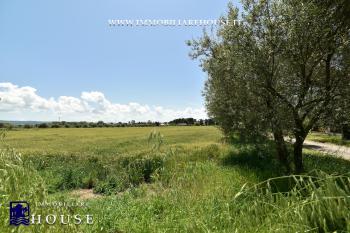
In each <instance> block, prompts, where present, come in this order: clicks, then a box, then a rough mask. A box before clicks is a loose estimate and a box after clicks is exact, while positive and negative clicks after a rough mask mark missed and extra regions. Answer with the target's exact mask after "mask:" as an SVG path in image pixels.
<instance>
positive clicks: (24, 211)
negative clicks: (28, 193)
mask: <svg viewBox="0 0 350 233" xmlns="http://www.w3.org/2000/svg"><path fill="white" fill-rule="evenodd" d="M29 215H30V209H29V203H28V202H26V201H11V202H10V225H14V226H19V225H21V224H22V225H25V226H28V225H29Z"/></svg>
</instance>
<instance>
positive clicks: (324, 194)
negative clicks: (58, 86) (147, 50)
mask: <svg viewBox="0 0 350 233" xmlns="http://www.w3.org/2000/svg"><path fill="white" fill-rule="evenodd" d="M89 130H91V131H89ZM160 130H161V134H160V133H159V132H152V133H151V134H150V129H149V128H148V129H147V128H142V129H141V128H125V129H124V128H118V129H57V130H54V129H43V130H23V131H11V132H9V133H8V135H7V138H6V139H5V141H4V142H3V143H2V150H1V156H0V159H1V161H0V162H1V163H0V171H1V176H0V184H1V185H0V195H1V196H2V203H3V204H4V203H8V202H9V201H11V200H22V199H23V200H28V201H29V202H31V203H32V202H35V201H40V200H41V201H42V200H61V201H62V200H64V201H67V200H72V199H74V198H77V197H73V196H72V195H71V190H74V189H79V188H92V189H94V192H95V193H99V194H102V195H103V196H102V197H100V198H94V199H89V200H87V203H88V207H87V208H82V209H79V208H78V209H64V210H62V211H63V212H74V213H81V214H93V215H94V217H95V222H94V224H93V225H81V226H74V225H73V226H72V225H69V226H63V227H62V226H61V227H60V226H59V225H58V224H57V225H53V226H50V227H48V226H47V225H42V226H40V227H39V226H30V227H29V229H31V230H32V232H44V231H47V232H64V231H66V232H305V231H308V232H333V231H338V232H348V231H350V199H349V196H350V180H349V177H350V174H349V173H348V171H349V168H350V162H349V161H346V160H342V159H339V158H334V157H330V156H324V155H320V154H318V153H316V152H312V151H305V153H304V156H305V168H306V170H307V172H306V173H305V174H303V175H298V176H285V174H284V172H283V170H281V168H280V166H279V164H278V162H277V161H276V160H275V159H274V156H273V154H274V149H273V148H274V147H273V146H272V145H270V144H264V145H260V146H254V145H252V144H250V143H242V142H240V141H237V140H234V141H232V142H231V143H226V144H223V143H221V136H220V133H219V131H218V130H217V129H216V128H214V127H164V128H160ZM79 135H80V136H79ZM31 140H33V142H34V143H30V141H31ZM55 140H56V143H55ZM8 146H9V147H13V146H17V147H18V151H14V150H12V149H9V148H8ZM96 148H98V149H96ZM128 148H130V150H129V151H128ZM19 152H21V153H22V154H23V155H22V156H20V155H19ZM320 170H322V171H320ZM32 211H34V212H36V213H41V214H45V213H48V212H50V210H41V209H40V210H38V209H35V207H34V209H33V210H32ZM54 211H57V209H56V210H54ZM51 212H52V211H51ZM7 218H8V209H7V208H6V206H2V207H1V209H0V219H1V221H2V223H1V224H0V232H9V231H10V230H16V229H19V232H27V228H25V227H20V228H9V227H8V222H7V221H8V219H7Z"/></svg>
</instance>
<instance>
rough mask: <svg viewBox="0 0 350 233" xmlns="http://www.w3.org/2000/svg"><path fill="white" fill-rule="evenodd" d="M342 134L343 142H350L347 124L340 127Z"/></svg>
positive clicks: (349, 131)
mask: <svg viewBox="0 0 350 233" xmlns="http://www.w3.org/2000/svg"><path fill="white" fill-rule="evenodd" d="M342 131H343V132H342V133H343V139H344V140H350V125H349V124H343V127H342Z"/></svg>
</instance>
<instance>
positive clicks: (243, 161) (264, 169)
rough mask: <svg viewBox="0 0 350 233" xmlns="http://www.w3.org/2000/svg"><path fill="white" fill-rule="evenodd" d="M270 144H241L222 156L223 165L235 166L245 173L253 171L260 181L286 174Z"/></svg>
mask: <svg viewBox="0 0 350 233" xmlns="http://www.w3.org/2000/svg"><path fill="white" fill-rule="evenodd" d="M273 156H274V150H273V149H272V147H271V146H270V145H264V146H258V147H256V146H253V145H245V144H240V145H238V146H235V149H233V150H231V151H230V152H229V153H228V154H227V155H226V156H224V157H223V158H222V165H223V166H229V167H235V168H236V169H240V171H241V172H243V173H253V174H254V175H255V176H256V178H257V179H258V181H263V180H266V179H269V178H272V177H276V176H282V175H284V173H283V172H284V171H283V168H282V167H281V166H280V165H279V164H278V161H277V160H276V159H275V158H274V157H273Z"/></svg>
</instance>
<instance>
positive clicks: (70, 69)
mask: <svg viewBox="0 0 350 233" xmlns="http://www.w3.org/2000/svg"><path fill="white" fill-rule="evenodd" d="M228 2H229V1H228V0H216V1H203V0H192V1H188V0H148V1H140V0H139V1H136V0H128V1H119V0H105V1H97V0H95V1H92V0H84V1H83V0H74V1H72V0H59V1H58V0H56V1H47V0H31V1H23V0H22V1H20V0H11V1H9V0H0V98H1V100H0V120H45V121H52V120H58V119H61V120H66V121H80V120H88V121H98V120H104V121H108V122H117V121H129V120H137V121H147V120H153V121H154V120H157V121H168V120H172V119H173V118H177V117H195V118H206V117H207V114H206V111H205V108H204V101H203V97H202V90H203V86H204V81H205V79H206V74H205V73H204V72H203V71H202V70H201V68H200V67H199V63H198V61H193V60H191V59H190V57H189V56H188V54H189V52H190V48H189V47H188V46H187V45H186V43H185V42H186V40H191V39H195V38H199V37H200V36H201V35H202V33H203V27H200V26H192V27H188V26H178V27H165V26H155V27H146V26H145V27H127V26H124V27H123V26H115V27H111V26H109V24H108V20H109V19H128V20H137V19H142V20H144V19H181V20H186V19H218V18H219V17H220V16H221V15H223V14H224V13H225V12H226V11H227V4H228ZM233 4H235V5H238V3H237V2H235V1H234V2H233Z"/></svg>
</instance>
